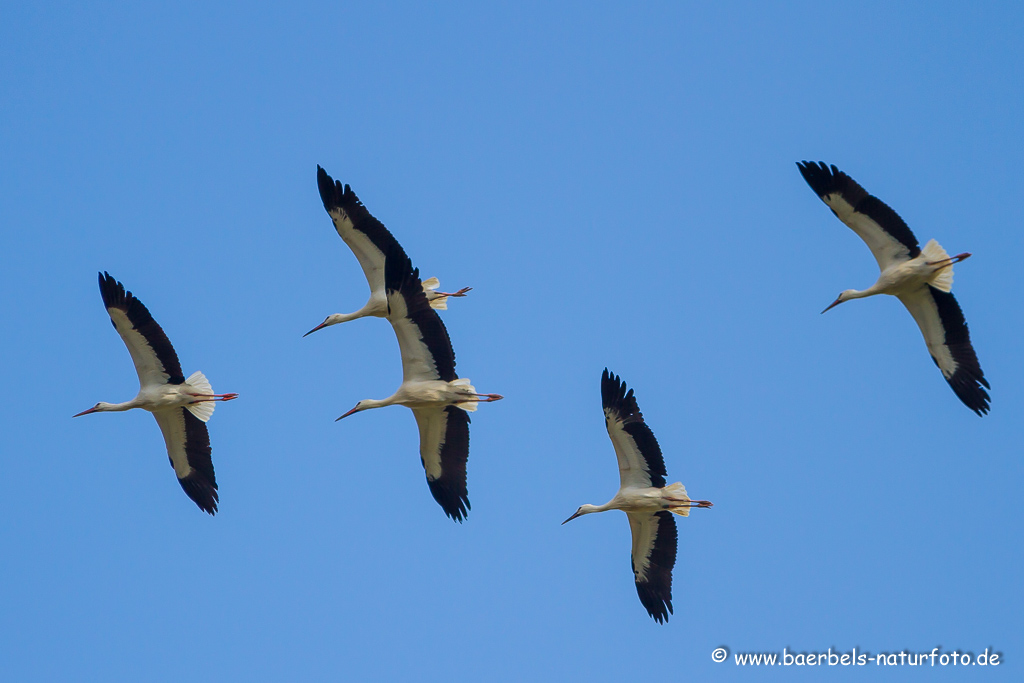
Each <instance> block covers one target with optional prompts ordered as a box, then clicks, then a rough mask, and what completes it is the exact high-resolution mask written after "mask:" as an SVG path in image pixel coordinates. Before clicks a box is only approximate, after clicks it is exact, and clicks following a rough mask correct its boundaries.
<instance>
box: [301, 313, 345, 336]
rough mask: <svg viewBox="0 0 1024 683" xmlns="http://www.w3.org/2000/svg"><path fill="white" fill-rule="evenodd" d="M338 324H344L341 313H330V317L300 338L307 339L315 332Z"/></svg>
mask: <svg viewBox="0 0 1024 683" xmlns="http://www.w3.org/2000/svg"><path fill="white" fill-rule="evenodd" d="M340 322H344V320H343V317H342V315H341V313H332V314H331V315H329V316H327V317H326V318H325V319H324V321H323V322H322V323H320V324H319V325H317V326H316V327H314V328H313V329H311V330H310V331H309V332H307V333H306V334H304V335H302V336H303V337H308V336H309V335H311V334H313V333H314V332H316V331H317V330H322V329H324V328H325V327H330V326H331V325H337V324H338V323H340Z"/></svg>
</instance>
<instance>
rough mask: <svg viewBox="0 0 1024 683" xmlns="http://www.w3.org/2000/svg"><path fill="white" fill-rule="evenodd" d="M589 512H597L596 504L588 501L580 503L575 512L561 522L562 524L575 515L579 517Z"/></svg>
mask: <svg viewBox="0 0 1024 683" xmlns="http://www.w3.org/2000/svg"><path fill="white" fill-rule="evenodd" d="M591 512H597V506H596V505H591V504H590V503H587V504H586V505H580V506H579V507H578V508H577V509H576V512H574V513H573V515H572V517H570V518H569V519H567V520H565V522H562V524H565V523H567V522H571V521H572V520H574V519H576V518H577V517H581V516H583V515H589V514H590V513H591Z"/></svg>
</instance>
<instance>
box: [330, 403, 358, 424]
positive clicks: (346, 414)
mask: <svg viewBox="0 0 1024 683" xmlns="http://www.w3.org/2000/svg"><path fill="white" fill-rule="evenodd" d="M358 407H359V406H356V407H355V408H353V409H352V410H350V411H348V412H347V413H345V414H344V415H342V416H341V417H339V418H338V420H343V419H345V418H346V417H348V416H349V415H351V414H352V413H354V412H356V408H358ZM338 420H335V422H337V421H338Z"/></svg>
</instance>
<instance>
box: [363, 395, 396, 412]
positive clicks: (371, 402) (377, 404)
mask: <svg viewBox="0 0 1024 683" xmlns="http://www.w3.org/2000/svg"><path fill="white" fill-rule="evenodd" d="M396 397H397V394H393V395H391V396H388V397H387V398H380V399H377V398H366V399H363V400H362V401H360V402H359V404H360V406H359V407H360V408H362V409H363V410H372V409H373V408H383V407H384V406H392V405H395V404H396V403H398V401H397V399H396Z"/></svg>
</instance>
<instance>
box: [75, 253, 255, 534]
mask: <svg viewBox="0 0 1024 683" xmlns="http://www.w3.org/2000/svg"><path fill="white" fill-rule="evenodd" d="M100 294H101V295H102V296H103V305H104V306H105V307H106V309H107V313H108V314H109V315H110V322H111V323H112V324H113V325H114V329H115V330H117V333H118V334H119V335H121V339H122V340H124V344H125V346H127V347H128V353H130V354H131V356H132V361H133V362H134V363H135V371H136V372H137V373H138V374H139V394H138V396H136V397H135V398H133V399H132V400H130V401H125V402H124V403H104V402H102V401H101V402H99V403H97V404H96V405H94V406H93V407H92V408H89V409H88V410H83V411H82V412H80V413H78V415H74V416H73V417H79V416H80V415H88V414H89V413H102V412H113V411H124V410H131V409H132V408H142V409H143V410H148V411H149V412H151V413H153V417H155V418H156V422H157V424H158V425H160V431H161V432H163V435H164V442H165V443H166V444H167V455H168V457H169V458H170V461H171V467H173V468H174V473H175V474H176V475H177V476H178V483H179V484H181V488H182V489H184V491H185V493H186V494H187V495H188V497H189V498H191V499H192V500H193V501H194V502H195V504H196V505H198V506H199V509H200V510H202V511H203V512H208V513H210V514H211V515H213V514H216V512H217V502H218V501H219V500H220V499H219V497H218V495H217V479H216V477H215V476H214V473H213V460H211V459H210V434H209V432H207V431H206V421H207V420H209V419H210V416H211V415H213V407H214V406H213V402H214V401H230V400H231V399H233V398H236V397H237V396H238V394H215V393H213V388H212V387H211V386H210V382H209V381H208V380H207V379H206V377H205V376H204V375H203V373H201V372H194V373H192V375H191V376H190V377H189V378H188V379H185V376H184V375H183V374H182V372H181V364H180V363H179V362H178V355H177V354H176V353H175V352H174V347H173V346H171V342H170V341H169V340H168V339H167V335H166V334H164V331H163V329H162V328H161V327H160V325H158V324H157V322H156V321H155V320H153V316H152V315H150V313H149V310H147V309H146V307H145V306H144V305H143V304H142V302H141V301H139V300H138V299H136V298H135V296H134V295H133V294H132V293H131V292H126V291H125V289H124V285H122V284H121V283H120V282H118V281H117V280H115V279H114V278H113V277H111V276H110V275H109V274H108V273H100Z"/></svg>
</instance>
